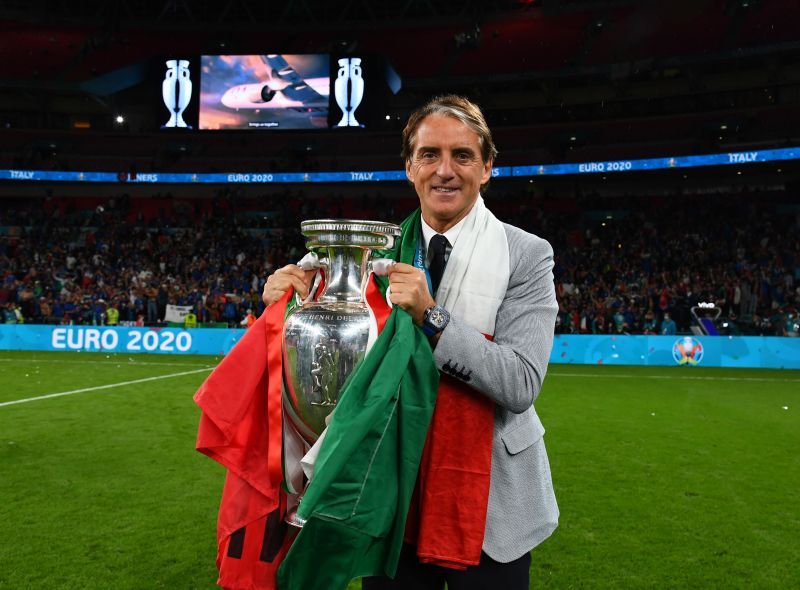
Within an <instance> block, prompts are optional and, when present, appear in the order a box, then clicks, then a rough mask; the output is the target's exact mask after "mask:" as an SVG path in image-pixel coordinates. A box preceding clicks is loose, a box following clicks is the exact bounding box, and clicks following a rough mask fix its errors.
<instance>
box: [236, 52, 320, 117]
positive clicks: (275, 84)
mask: <svg viewBox="0 0 800 590" xmlns="http://www.w3.org/2000/svg"><path fill="white" fill-rule="evenodd" d="M261 60H262V61H263V62H264V64H265V65H266V71H267V79H266V80H265V81H263V82H257V83H254V84H240V85H238V86H234V87H233V88H229V89H228V90H226V91H225V94H223V95H222V99H221V100H222V104H224V105H225V106H226V107H228V108H230V109H298V110H301V109H302V110H303V111H308V110H318V109H320V108H328V95H329V94H330V79H329V78H306V79H304V78H302V77H301V76H300V75H299V74H298V73H297V72H296V71H295V69H294V68H293V67H292V66H290V65H289V64H288V62H287V61H286V60H285V59H284V58H283V56H280V55H275V54H272V55H262V56H261Z"/></svg>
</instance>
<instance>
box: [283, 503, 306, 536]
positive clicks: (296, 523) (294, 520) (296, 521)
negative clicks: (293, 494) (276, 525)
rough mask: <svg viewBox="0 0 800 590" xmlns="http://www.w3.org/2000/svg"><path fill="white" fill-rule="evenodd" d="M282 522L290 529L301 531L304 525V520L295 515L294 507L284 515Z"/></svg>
mask: <svg viewBox="0 0 800 590" xmlns="http://www.w3.org/2000/svg"><path fill="white" fill-rule="evenodd" d="M283 520H284V522H285V523H286V524H288V525H289V526H290V527H293V528H296V529H297V530H300V529H302V528H303V525H304V524H305V523H306V519H305V518H302V517H301V516H300V515H299V514H297V507H296V506H295V507H294V508H292V509H291V510H289V511H288V512H287V513H286V517H285V518H284V519H283Z"/></svg>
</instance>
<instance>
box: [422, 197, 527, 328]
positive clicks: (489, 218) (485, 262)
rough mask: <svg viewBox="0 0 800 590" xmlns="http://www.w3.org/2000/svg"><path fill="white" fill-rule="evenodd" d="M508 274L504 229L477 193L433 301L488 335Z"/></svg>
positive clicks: (495, 317)
mask: <svg viewBox="0 0 800 590" xmlns="http://www.w3.org/2000/svg"><path fill="white" fill-rule="evenodd" d="M510 276H511V268H510V259H509V255H508V239H507V238H506V230H505V228H504V227H503V224H502V223H501V222H500V221H499V220H498V219H497V218H496V217H495V216H494V214H493V213H492V212H491V211H489V209H487V208H486V205H484V203H483V197H481V196H480V195H478V200H477V201H476V202H475V205H474V206H473V207H472V210H471V211H470V212H469V213H468V214H467V217H466V218H465V219H464V226H463V227H462V228H461V231H460V232H459V234H458V238H456V242H455V244H453V250H452V251H451V252H450V258H449V259H448V260H447V266H446V267H445V269H444V274H443V275H442V282H441V284H440V285H439V289H438V291H437V292H436V303H437V304H438V305H441V306H442V307H444V308H445V309H446V310H447V311H449V312H450V314H451V315H452V316H453V317H456V318H458V319H459V321H462V322H465V323H467V324H468V325H470V326H472V327H473V328H475V329H476V330H479V331H480V332H482V333H484V334H488V335H490V336H491V335H493V334H494V325H495V320H496V319H497V310H498V308H499V307H500V304H501V303H502V302H503V298H504V297H505V294H506V290H507V289H508V279H509V277H510Z"/></svg>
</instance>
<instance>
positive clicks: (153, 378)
mask: <svg viewBox="0 0 800 590" xmlns="http://www.w3.org/2000/svg"><path fill="white" fill-rule="evenodd" d="M213 368H214V367H204V368H202V369H197V370H196V371H182V372H180V373H170V374H169V375H158V376H156V377H145V378H144V379H134V380H133V381H121V382H120V383H111V384H109V385H98V386H96V387H84V388H83V389H73V390H71V391H60V392H58V393H48V394H47V395H37V396H36V397H27V398H25V399H15V400H12V401H10V402H0V407H3V406H13V405H15V404H26V403H28V402H35V401H38V400H40V399H50V398H51V397H62V396H64V395H73V394H75V393H83V392H85V391H98V390H100V389H113V388H115V387H125V386H126V385H135V384H136V383H146V382H147V381H158V380H159V379H169V378H170V377H181V376H183V375H193V374H195V373H202V372H203V371H210V370H211V369H213Z"/></svg>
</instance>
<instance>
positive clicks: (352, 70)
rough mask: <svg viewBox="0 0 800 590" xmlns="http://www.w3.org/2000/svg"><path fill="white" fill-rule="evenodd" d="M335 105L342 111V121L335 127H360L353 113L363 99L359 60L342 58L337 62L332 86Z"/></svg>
mask: <svg viewBox="0 0 800 590" xmlns="http://www.w3.org/2000/svg"><path fill="white" fill-rule="evenodd" d="M333 90H334V94H335V96H336V104H338V105H339V108H340V109H341V110H342V120H341V121H339V123H337V124H336V126H337V127H360V126H361V125H360V124H359V122H358V121H356V117H355V112H356V109H357V108H358V105H360V104H361V99H362V98H364V79H363V78H362V77H361V58H360V57H351V58H347V57H344V58H342V59H340V60H339V72H338V74H337V77H336V82H335V83H334V85H333Z"/></svg>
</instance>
